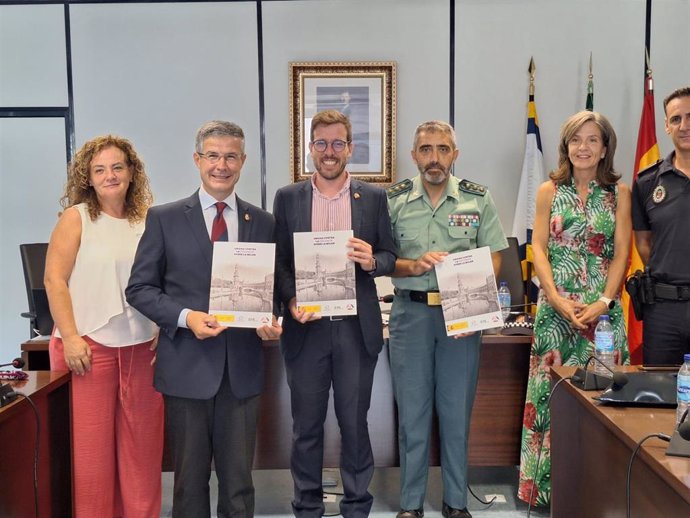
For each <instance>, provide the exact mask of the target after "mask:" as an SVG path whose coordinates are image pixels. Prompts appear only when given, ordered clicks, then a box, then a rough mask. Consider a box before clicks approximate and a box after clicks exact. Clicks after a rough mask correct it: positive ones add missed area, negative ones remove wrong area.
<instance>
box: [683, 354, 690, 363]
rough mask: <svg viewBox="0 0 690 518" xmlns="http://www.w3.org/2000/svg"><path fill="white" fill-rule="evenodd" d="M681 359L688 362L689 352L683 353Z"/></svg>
mask: <svg viewBox="0 0 690 518" xmlns="http://www.w3.org/2000/svg"><path fill="white" fill-rule="evenodd" d="M683 361H684V362H690V354H684V355H683Z"/></svg>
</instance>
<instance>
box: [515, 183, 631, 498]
mask: <svg viewBox="0 0 690 518" xmlns="http://www.w3.org/2000/svg"><path fill="white" fill-rule="evenodd" d="M555 189H556V191H555V194H554V198H553V202H552V204H551V215H550V218H549V241H548V246H547V250H548V257H549V263H550V264H551V270H552V272H553V278H554V283H555V285H556V287H557V288H558V291H559V293H560V294H561V295H562V296H564V297H568V298H570V299H572V300H576V301H581V302H583V303H585V304H590V303H592V302H594V301H596V300H597V299H598V298H599V297H600V296H601V294H602V293H603V291H604V287H605V286H606V275H607V272H608V268H609V265H610V263H611V261H612V259H613V245H614V235H615V229H616V220H615V214H616V203H617V199H618V186H617V185H616V186H611V187H602V186H601V185H599V184H598V183H597V182H596V181H592V182H590V183H589V185H588V194H587V202H586V204H583V203H582V200H581V199H580V197H579V196H578V194H577V189H576V188H575V185H574V183H573V182H572V181H571V182H570V183H569V184H565V185H556V186H555ZM609 315H610V316H611V323H612V325H613V329H614V340H615V348H616V362H617V363H619V364H625V363H629V355H628V340H627V337H626V334H625V322H624V320H623V311H622V309H621V306H620V304H616V306H615V308H614V309H612V310H611V311H610V312H609ZM595 327H596V323H594V324H592V325H591V326H589V327H588V328H587V329H585V330H582V331H581V330H576V329H573V328H572V327H570V322H568V321H567V320H566V319H564V318H563V317H562V316H561V315H560V314H558V313H557V312H556V311H555V310H554V309H553V308H552V307H551V306H550V305H549V303H548V302H547V300H546V296H545V295H544V293H543V291H540V292H539V300H538V306H537V315H536V318H535V324H534V341H533V344H532V349H531V355H530V367H529V379H528V382H527V395H526V398H525V411H524V416H523V429H522V442H521V450H522V451H521V457H520V483H519V489H518V497H519V498H520V499H521V500H524V501H525V502H529V501H530V498H531V501H532V504H533V505H540V506H548V505H549V504H550V501H551V478H550V473H551V438H550V437H551V436H550V430H551V417H550V415H549V408H548V405H547V401H548V396H549V391H550V378H549V369H550V368H551V367H552V366H558V365H577V366H582V365H584V363H585V362H586V361H587V358H589V357H590V356H591V355H592V354H593V352H594V328H595ZM542 442H543V444H542V446H541V449H542V451H541V458H540V460H539V466H538V467H537V457H538V455H539V448H540V443H542Z"/></svg>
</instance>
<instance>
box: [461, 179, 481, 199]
mask: <svg viewBox="0 0 690 518" xmlns="http://www.w3.org/2000/svg"><path fill="white" fill-rule="evenodd" d="M458 188H459V189H460V190H461V191H464V192H468V193H470V194H476V195H477V196H484V195H485V194H486V192H487V189H486V187H484V186H483V185H480V184H478V183H474V182H470V181H469V180H461V181H460V183H459V184H458Z"/></svg>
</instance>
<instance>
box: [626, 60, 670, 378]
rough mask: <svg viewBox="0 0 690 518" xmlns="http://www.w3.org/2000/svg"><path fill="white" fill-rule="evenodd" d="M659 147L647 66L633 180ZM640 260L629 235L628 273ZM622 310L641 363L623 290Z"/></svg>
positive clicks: (636, 326)
mask: <svg viewBox="0 0 690 518" xmlns="http://www.w3.org/2000/svg"><path fill="white" fill-rule="evenodd" d="M659 157H660V153H659V146H657V143H656V125H655V123H654V84H653V81H652V71H651V70H650V69H647V77H646V78H645V86H644V100H643V103H642V117H641V118H640V130H639V133H638V135H637V150H636V152H635V171H634V172H633V183H634V182H635V180H637V173H638V171H642V170H643V169H645V168H647V167H649V166H650V165H652V164H653V163H655V162H656V161H657V160H659ZM643 269H644V266H643V265H642V259H640V255H639V254H638V253H637V248H636V247H635V239H634V238H633V243H632V250H631V253H630V266H629V268H628V275H631V274H632V273H634V272H635V271H636V270H643ZM621 303H622V305H623V312H624V314H625V318H626V322H627V327H628V347H629V348H630V363H632V364H633V365H635V364H641V363H642V322H640V321H639V320H637V319H636V318H635V314H634V313H633V310H632V306H631V302H630V297H629V296H628V293H627V292H626V291H625V290H623V296H622V297H621Z"/></svg>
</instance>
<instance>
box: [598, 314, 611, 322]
mask: <svg viewBox="0 0 690 518" xmlns="http://www.w3.org/2000/svg"><path fill="white" fill-rule="evenodd" d="M602 320H610V318H609V316H608V315H599V321H600V322H601V321H602Z"/></svg>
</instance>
